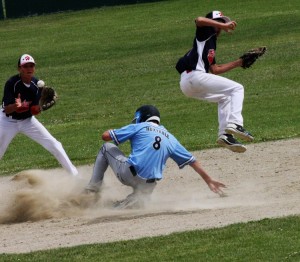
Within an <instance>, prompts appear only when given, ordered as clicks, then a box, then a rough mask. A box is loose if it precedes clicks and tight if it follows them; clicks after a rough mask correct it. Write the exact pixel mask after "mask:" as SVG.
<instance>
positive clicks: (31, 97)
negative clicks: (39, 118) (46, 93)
mask: <svg viewBox="0 0 300 262" xmlns="http://www.w3.org/2000/svg"><path fill="white" fill-rule="evenodd" d="M37 81H38V79H37V78H35V77H33V78H32V79H31V82H30V86H26V85H25V84H24V83H23V82H22V80H21V78H20V76H19V75H15V76H13V77H11V78H10V79H9V80H7V82H6V84H5V87H4V95H3V99H2V107H4V106H7V105H10V104H14V103H15V99H16V98H18V95H19V94H20V95H21V101H22V102H23V101H24V100H26V101H27V102H31V104H30V106H32V105H38V103H39V99H40V95H41V94H40V89H39V88H38V86H37ZM10 116H12V118H14V119H26V118H28V117H31V116H32V114H31V112H30V110H29V111H26V112H22V113H16V112H13V113H11V114H10Z"/></svg>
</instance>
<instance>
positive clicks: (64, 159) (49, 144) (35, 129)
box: [0, 113, 78, 175]
mask: <svg viewBox="0 0 300 262" xmlns="http://www.w3.org/2000/svg"><path fill="white" fill-rule="evenodd" d="M18 133H22V134H24V135H26V136H28V137H29V138H31V139H32V140H34V141H35V142H37V143H38V144H40V145H42V146H43V147H44V148H45V149H47V150H48V151H49V152H50V153H51V154H53V156H54V157H55V158H56V159H57V160H58V162H59V163H60V164H61V165H62V166H63V167H64V168H65V169H66V170H67V171H68V172H69V173H71V174H72V175H78V171H77V169H76V167H75V166H74V165H73V164H72V163H71V161H70V159H69V157H68V156H67V154H66V152H65V150H64V149H63V147H62V144H61V143H60V142H59V141H57V140H56V139H55V138H54V137H53V136H52V135H51V134H50V133H49V131H48V130H47V129H46V128H45V127H44V126H43V125H42V124H41V123H40V122H39V121H38V120H37V119H36V118H35V117H34V116H32V117H30V118H27V119H23V120H16V119H12V118H11V117H7V116H6V115H5V114H4V113H0V159H1V158H2V157H3V155H4V154H5V152H6V150H7V147H8V145H9V144H10V142H11V141H12V139H13V138H14V137H15V136H16V135H17V134H18Z"/></svg>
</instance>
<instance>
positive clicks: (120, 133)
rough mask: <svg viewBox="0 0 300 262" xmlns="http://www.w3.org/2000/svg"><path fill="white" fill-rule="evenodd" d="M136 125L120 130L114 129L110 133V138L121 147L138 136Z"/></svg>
mask: <svg viewBox="0 0 300 262" xmlns="http://www.w3.org/2000/svg"><path fill="white" fill-rule="evenodd" d="M136 127H137V125H136V124H130V125H127V126H124V127H122V128H120V129H113V130H110V131H109V134H110V137H111V138H112V140H113V142H114V143H115V144H116V145H119V144H121V143H123V142H125V141H127V140H129V139H130V138H131V137H132V136H134V135H135V134H136V132H137V131H138V129H137V128H136Z"/></svg>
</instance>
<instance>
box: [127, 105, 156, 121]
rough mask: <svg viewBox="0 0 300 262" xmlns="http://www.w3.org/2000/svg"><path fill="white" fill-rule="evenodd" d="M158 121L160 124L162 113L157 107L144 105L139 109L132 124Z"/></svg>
mask: <svg viewBox="0 0 300 262" xmlns="http://www.w3.org/2000/svg"><path fill="white" fill-rule="evenodd" d="M149 121H157V122H158V123H160V113H159V111H158V109H157V108H156V107H155V106H152V105H144V106H141V107H139V108H138V109H137V110H136V111H135V114H134V119H133V120H132V123H134V124H138V123H142V122H149Z"/></svg>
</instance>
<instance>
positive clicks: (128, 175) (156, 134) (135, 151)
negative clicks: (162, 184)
mask: <svg viewBox="0 0 300 262" xmlns="http://www.w3.org/2000/svg"><path fill="white" fill-rule="evenodd" d="M102 139H103V140H104V141H113V142H114V144H112V143H104V144H103V146H102V147H101V149H100V151H99V153H98V156H97V158H96V161H95V165H94V170H93V175H92V177H91V180H90V182H89V184H88V185H87V186H86V190H85V192H86V193H92V194H94V193H96V194H95V196H96V199H97V198H98V197H97V193H98V192H99V191H100V190H101V185H102V181H103V178H104V173H105V171H106V169H107V167H108V166H110V167H111V168H112V170H113V172H114V173H115V175H116V177H117V178H118V180H119V181H120V182H121V183H122V184H124V185H127V186H130V187H132V188H133V193H132V194H130V195H128V196H127V198H126V199H124V200H122V201H119V202H117V203H116V205H115V207H117V208H132V207H141V206H143V204H144V203H145V201H148V200H149V197H150V195H151V193H152V191H153V190H154V188H155V186H156V184H157V182H158V181H159V180H161V179H162V177H163V175H162V173H163V170H164V168H165V164H166V161H167V159H168V158H171V159H173V160H174V161H175V162H176V163H177V164H178V166H179V168H183V167H185V166H186V165H190V166H191V167H192V168H193V169H194V170H195V171H196V172H197V173H198V174H199V175H200V176H201V177H202V179H203V180H204V181H205V182H206V183H207V185H208V187H209V188H210V189H211V190H212V191H213V192H215V193H218V194H220V195H222V194H223V192H222V190H221V188H222V187H225V185H224V184H222V183H220V182H218V181H215V180H213V179H212V178H211V177H210V176H209V175H208V174H207V173H206V171H205V170H204V169H203V168H202V167H201V165H200V163H199V162H198V161H197V160H196V159H195V157H194V156H193V155H192V154H191V153H190V152H188V151H187V150H186V149H185V148H184V147H183V146H182V145H181V144H180V143H179V142H178V140H177V139H176V138H175V137H174V136H173V135H172V134H171V133H170V132H169V131H168V130H167V129H165V128H164V127H163V126H162V125H160V113H159V111H158V109H157V108H156V107H154V106H152V105H144V106H142V107H140V108H138V109H137V110H136V112H135V116H134V119H133V122H132V124H129V125H127V126H124V127H122V128H120V129H114V130H107V131H105V132H104V133H103V134H102ZM127 140H129V141H130V143H131V154H130V155H129V157H126V156H125V155H124V154H123V153H122V152H121V151H120V149H119V148H118V147H117V145H119V144H121V143H123V142H125V141H127Z"/></svg>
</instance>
